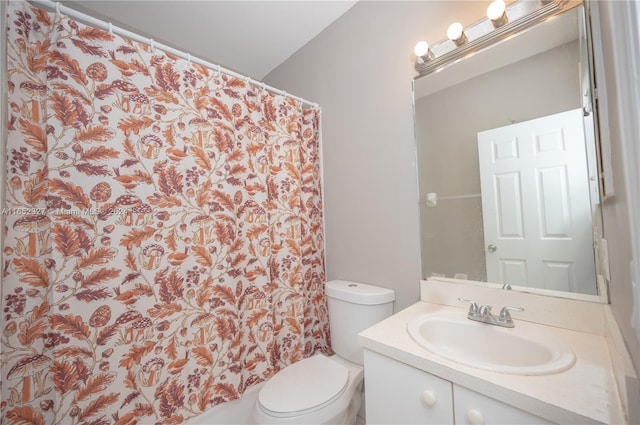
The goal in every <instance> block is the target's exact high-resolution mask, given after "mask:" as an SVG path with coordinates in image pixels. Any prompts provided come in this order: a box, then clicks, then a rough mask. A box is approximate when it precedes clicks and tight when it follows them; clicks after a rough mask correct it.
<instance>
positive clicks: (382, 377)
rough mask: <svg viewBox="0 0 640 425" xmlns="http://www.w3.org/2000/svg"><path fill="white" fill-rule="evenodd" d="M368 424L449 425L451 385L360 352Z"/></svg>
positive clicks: (365, 352) (395, 363) (373, 353)
mask: <svg viewBox="0 0 640 425" xmlns="http://www.w3.org/2000/svg"><path fill="white" fill-rule="evenodd" d="M364 385H365V407H366V419H367V425H369V424H415V423H422V424H452V423H453V397H452V391H453V386H452V384H451V382H449V381H446V380H444V379H441V378H438V377H437V376H434V375H431V374H428V373H425V372H423V371H421V370H418V369H416V368H414V367H411V366H408V365H406V364H404V363H400V362H398V361H395V360H392V359H390V358H389V357H385V356H383V355H380V354H378V353H375V352H373V351H369V350H364Z"/></svg>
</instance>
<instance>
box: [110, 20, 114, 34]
mask: <svg viewBox="0 0 640 425" xmlns="http://www.w3.org/2000/svg"><path fill="white" fill-rule="evenodd" d="M109 35H113V24H112V23H111V22H109Z"/></svg>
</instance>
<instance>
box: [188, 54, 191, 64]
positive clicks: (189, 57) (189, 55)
mask: <svg viewBox="0 0 640 425" xmlns="http://www.w3.org/2000/svg"><path fill="white" fill-rule="evenodd" d="M187 62H188V63H189V65H191V53H187Z"/></svg>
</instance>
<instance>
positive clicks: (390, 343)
mask: <svg viewBox="0 0 640 425" xmlns="http://www.w3.org/2000/svg"><path fill="white" fill-rule="evenodd" d="M436 312H459V314H460V315H461V316H463V317H464V316H466V314H467V310H466V309H463V308H455V307H449V306H445V305H439V304H432V303H429V302H425V301H420V302H418V303H416V304H414V305H412V306H410V307H408V308H406V309H405V310H402V311H400V312H399V313H397V314H395V315H393V316H391V317H390V318H388V319H386V320H384V321H382V322H380V323H378V324H377V325H375V326H373V327H371V328H369V329H367V330H365V331H363V332H362V333H360V335H359V342H360V344H361V345H362V346H363V347H365V348H366V349H369V350H371V351H375V352H377V353H380V354H383V355H385V356H387V357H390V358H392V359H395V360H397V361H400V362H402V363H405V364H408V365H410V366H413V367H415V368H417V369H420V370H423V371H425V372H428V373H431V374H433V375H436V376H438V377H440V378H442V379H446V380H448V381H450V382H453V383H454V384H458V385H460V386H463V387H466V388H468V389H470V390H473V391H476V392H479V393H481V394H484V395H486V396H488V397H491V398H494V399H496V400H499V401H501V402H503V403H506V404H509V405H512V406H515V407H517V408H519V409H522V410H524V411H527V412H530V413H532V414H535V415H538V416H540V417H542V418H545V419H547V420H549V421H552V422H556V423H562V424H587V423H605V424H622V423H624V415H623V413H622V407H621V403H620V401H619V400H620V397H619V394H618V391H617V389H616V383H615V378H614V374H613V371H612V364H611V358H610V354H609V349H608V348H607V342H606V339H605V337H604V336H602V335H596V334H590V333H585V332H578V331H573V330H567V329H562V328H557V327H552V326H546V325H538V324H533V323H530V322H526V326H539V327H540V328H541V329H544V330H545V331H546V332H549V334H550V335H552V336H555V337H556V338H557V339H560V340H562V341H564V342H566V343H567V344H568V345H570V346H571V348H572V349H573V350H574V352H575V354H576V363H575V365H574V366H573V367H571V368H570V369H568V370H566V371H564V372H561V373H557V374H551V375H540V376H523V375H509V374H502V373H496V372H489V371H485V370H480V369H476V368H473V367H469V366H466V365H463V364H459V363H456V362H453V361H450V360H448V359H445V358H443V357H440V356H438V355H436V354H434V353H431V352H430V351H428V350H426V349H424V348H422V347H421V346H419V345H418V344H417V343H416V342H414V341H413V339H411V337H410V336H409V334H408V332H407V331H406V328H407V322H409V321H410V320H411V319H413V318H415V317H417V316H421V315H423V314H426V313H436ZM514 321H515V322H516V327H515V328H514V330H516V331H517V329H518V318H517V317H515V316H514ZM522 323H523V324H524V323H525V322H522ZM487 326H490V325H487Z"/></svg>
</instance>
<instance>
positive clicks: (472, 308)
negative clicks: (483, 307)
mask: <svg viewBox="0 0 640 425" xmlns="http://www.w3.org/2000/svg"><path fill="white" fill-rule="evenodd" d="M458 301H460V302H463V303H469V313H467V316H469V317H480V312H479V311H480V310H479V309H478V304H476V302H475V301H473V300H468V299H466V298H462V297H458Z"/></svg>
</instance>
